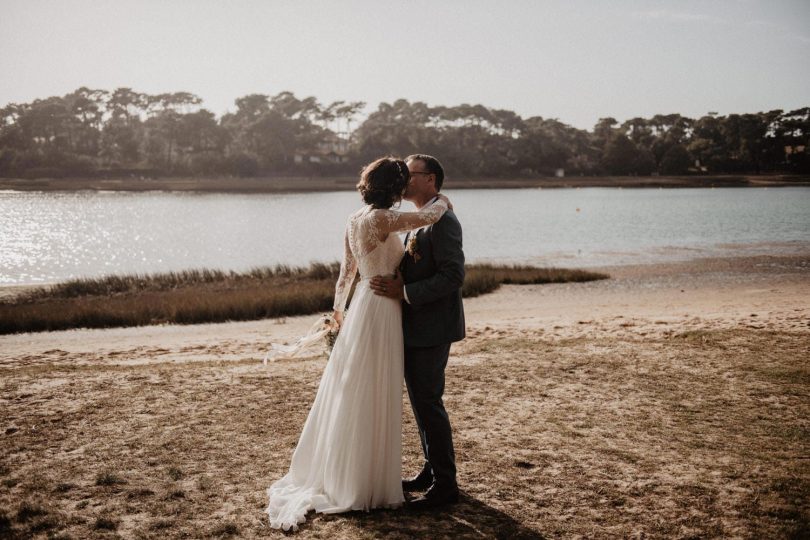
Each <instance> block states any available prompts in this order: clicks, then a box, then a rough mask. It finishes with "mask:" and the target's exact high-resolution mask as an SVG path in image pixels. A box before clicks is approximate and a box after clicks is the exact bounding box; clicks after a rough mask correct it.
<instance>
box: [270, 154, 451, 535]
mask: <svg viewBox="0 0 810 540" xmlns="http://www.w3.org/2000/svg"><path fill="white" fill-rule="evenodd" d="M409 179H410V176H409V173H408V167H407V165H406V164H405V162H404V161H402V160H399V159H394V158H390V157H385V158H380V159H378V160H376V161H374V162H373V163H371V164H369V165H367V166H366V167H365V168H364V169H363V171H362V173H361V175H360V182H359V183H358V184H357V189H358V190H359V191H360V194H361V195H362V197H363V201H364V202H365V203H366V206H364V207H363V208H361V209H360V210H358V211H357V212H355V213H354V214H352V215H351V216H349V219H348V222H347V224H346V233H345V238H344V256H343V261H342V263H341V265H340V276H339V277H338V280H337V284H336V286H335V303H334V310H335V312H334V315H333V316H334V319H335V321H336V322H337V323H338V324H339V325H340V333H339V334H338V337H337V340H336V342H335V345H334V348H333V349H332V354H331V355H330V357H329V362H328V363H327V364H326V368H325V369H324V372H323V375H322V377H321V382H320V385H319V387H318V393H317V394H316V396H315V401H314V403H313V404H312V408H311V409H310V411H309V416H308V417H307V420H306V422H305V423H304V427H303V430H302V431H301V437H300V438H299V440H298V446H297V447H296V448H295V452H294V453H293V456H292V462H291V463H290V470H289V472H287V474H286V475H285V476H284V477H283V478H281V479H280V480H278V481H276V482H275V483H274V484H273V485H271V486H270V488H268V489H267V495H268V497H269V503H268V505H267V508H266V509H265V512H267V514H269V517H270V525H271V526H272V527H275V528H282V529H284V530H289V529H291V528H292V529H293V530H295V529H297V528H298V524H300V523H303V522H304V521H305V515H306V513H307V512H308V511H309V510H313V509H314V510H315V511H317V512H324V513H338V512H347V511H350V510H368V509H370V508H379V507H388V508H394V507H397V506H400V505H401V504H402V503H403V502H404V500H405V498H404V496H403V493H402V479H401V476H402V475H401V472H402V462H401V458H402V441H401V429H402V383H403V355H404V352H403V338H402V309H401V306H400V302H399V301H398V300H394V299H392V298H387V297H384V296H377V295H375V294H373V292H372V291H371V290H370V288H369V280H370V279H371V278H372V277H374V276H375V275H390V274H393V273H394V271H395V269H396V268H397V266H398V265H399V262H400V260H401V259H402V256H403V253H404V246H403V244H402V241H401V240H400V238H399V236H398V235H397V234H396V233H398V232H403V231H407V230H411V229H418V228H420V227H423V226H426V225H430V224H432V223H435V222H436V221H438V220H439V218H441V217H442V215H443V214H444V212H445V211H446V210H447V209H448V206H449V201H448V199H447V198H446V197H444V196H443V195H441V196H439V199H438V200H437V201H436V202H435V203H434V204H432V205H429V206H427V207H425V208H423V209H422V210H420V211H419V212H398V211H395V210H391V207H392V206H393V205H394V203H397V202H399V201H400V200H401V199H402V196H403V193H404V191H405V188H406V186H407V185H408V181H409ZM358 271H359V272H360V281H359V283H358V284H357V287H356V290H355V293H354V297H353V298H352V305H351V310H350V311H349V313H348V314H347V315H346V318H345V321H344V320H343V311H344V308H345V305H346V300H347V297H348V295H349V291H350V289H351V285H352V283H353V281H354V278H355V275H356V274H357V272H358Z"/></svg>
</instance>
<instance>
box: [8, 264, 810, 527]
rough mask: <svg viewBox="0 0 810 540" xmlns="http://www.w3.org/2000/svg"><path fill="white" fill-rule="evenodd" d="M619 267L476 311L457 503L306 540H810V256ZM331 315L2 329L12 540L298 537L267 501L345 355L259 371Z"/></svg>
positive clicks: (409, 435) (412, 440)
mask: <svg viewBox="0 0 810 540" xmlns="http://www.w3.org/2000/svg"><path fill="white" fill-rule="evenodd" d="M604 270H605V271H607V272H608V273H610V274H611V276H612V279H610V280H606V281H598V282H590V283H580V284H561V285H536V286H506V287H503V288H502V289H500V290H499V291H497V292H496V293H494V294H490V295H486V296H482V297H479V298H474V299H470V300H467V301H465V308H466V313H467V318H468V334H469V336H468V338H467V339H466V340H464V341H463V342H461V343H459V344H456V345H454V347H453V350H452V353H451V360H450V365H449V367H448V373H447V377H448V379H447V394H446V404H447V407H448V410H449V411H450V414H451V418H452V421H453V425H454V429H455V440H456V449H457V454H458V461H459V475H460V483H461V486H462V489H463V491H464V493H465V495H464V498H463V501H462V502H461V503H460V504H459V505H457V506H455V507H453V508H452V509H451V510H449V512H448V513H446V514H428V515H416V514H412V513H410V512H408V511H404V510H400V511H387V512H383V511H380V512H372V513H370V514H364V513H356V514H350V515H343V516H330V517H324V516H313V515H310V517H311V519H310V520H309V521H308V522H307V523H306V524H305V525H304V526H303V527H302V530H301V531H300V533H299V536H300V537H302V538H316V537H356V538H372V537H384V536H385V537H398V538H412V537H422V536H424V537H437V536H439V537H440V536H443V535H444V536H446V537H453V538H457V537H470V538H480V537H503V538H512V537H523V538H574V537H588V538H612V537H630V538H642V537H644V538H672V537H701V538H709V537H737V538H746V537H760V538H765V537H770V538H783V537H791V536H792V535H798V536H801V535H802V534H807V533H808V531H809V530H810V529H808V527H810V525H809V523H810V521H809V520H810V503H808V500H810V496H809V495H810V461H808V457H810V456H808V442H810V438H809V437H808V433H810V422H808V418H810V368H809V367H808V359H810V302H808V299H810V256H804V257H801V256H796V257H768V256H762V257H749V258H733V259H703V260H697V261H692V262H685V263H672V264H663V265H648V266H635V267H613V268H605V269H604ZM314 320H315V317H313V316H308V317H295V318H289V319H286V320H265V321H255V322H240V323H224V324H211V325H196V326H154V327H143V328H128V329H109V330H73V331H64V332H52V333H42V334H20V335H11V336H0V374H2V383H1V386H2V412H0V422H2V423H0V427H2V428H3V430H4V433H5V434H2V435H0V447H1V448H2V456H3V457H2V462H0V480H1V481H2V486H1V487H0V532H2V530H3V529H2V527H3V526H4V525H3V523H4V521H3V519H2V518H3V515H5V517H6V520H5V523H6V525H5V526H6V527H7V530H8V528H9V527H10V528H12V529H13V530H14V531H18V532H20V534H22V535H24V534H28V533H24V531H28V532H31V531H35V530H39V531H52V532H55V531H64V532H65V533H67V534H68V535H70V536H71V537H86V536H89V535H95V534H99V533H100V532H103V531H105V530H107V529H114V530H116V531H117V533H118V534H120V535H121V536H123V537H133V538H151V537H155V536H161V537H167V538H179V537H182V536H184V535H186V536H191V537H201V536H208V535H215V536H217V535H218V536H227V535H229V534H234V535H236V536H239V537H250V538H252V537H273V536H281V535H280V533H278V532H276V531H271V530H269V529H268V528H267V527H266V525H265V523H264V521H263V519H262V513H261V511H262V509H263V505H264V503H265V498H264V497H265V494H264V489H265V488H266V487H267V485H268V484H269V483H270V482H272V481H273V480H274V479H276V478H278V477H279V476H281V475H282V474H283V473H284V471H285V470H286V467H287V466H288V464H289V457H290V452H291V451H292V449H293V448H294V446H295V442H296V440H297V437H298V434H299V430H300V426H301V424H302V422H303V420H304V418H305V417H306V413H307V411H308V408H309V405H310V404H311V401H312V398H313V396H314V392H315V390H316V389H317V383H318V380H319V376H320V372H321V371H322V369H323V365H324V362H325V360H324V359H323V358H317V357H316V358H310V359H305V360H297V361H280V362H275V363H271V364H270V365H268V366H267V367H263V366H262V365H261V360H260V359H261V358H262V356H263V350H264V345H265V344H266V343H267V342H268V341H277V340H289V339H292V338H294V337H297V336H299V335H300V334H301V333H303V332H304V331H305V330H306V329H307V328H308V327H309V326H310V325H311V324H312V322H313V321H314ZM405 422H406V423H405V428H404V434H403V437H404V453H405V457H404V466H405V469H406V471H414V470H415V469H416V468H417V466H418V462H419V461H418V444H417V438H416V434H415V432H414V428H413V423H412V420H411V417H410V414H409V413H408V414H406V418H405ZM32 509H33V510H32Z"/></svg>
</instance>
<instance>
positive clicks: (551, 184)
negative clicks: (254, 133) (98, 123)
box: [0, 174, 810, 193]
mask: <svg viewBox="0 0 810 540" xmlns="http://www.w3.org/2000/svg"><path fill="white" fill-rule="evenodd" d="M356 184H357V177H356V176H344V177H335V178H322V177H273V178H130V179H120V178H41V179H23V178H0V190H16V191H76V190H92V191H194V192H211V193H218V192H219V193H293V192H302V193H306V192H318V191H352V190H354V189H355V185H356ZM781 186H810V176H807V175H766V174H764V175H758V176H757V175H713V176H588V177H576V176H572V177H566V178H554V177H548V178H448V180H447V183H446V187H447V188H448V189H492V188H500V189H504V188H506V189H515V188H578V187H580V188H582V187H620V188H638V187H645V188H658V187H662V188H663V187H668V188H672V187H703V188H712V187H781Z"/></svg>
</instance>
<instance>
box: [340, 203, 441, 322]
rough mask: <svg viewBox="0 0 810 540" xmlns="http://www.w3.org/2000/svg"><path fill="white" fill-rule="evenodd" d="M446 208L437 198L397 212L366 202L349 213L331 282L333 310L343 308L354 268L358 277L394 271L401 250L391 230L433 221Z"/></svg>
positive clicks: (395, 230) (341, 309) (354, 272)
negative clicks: (340, 257) (340, 258)
mask: <svg viewBox="0 0 810 540" xmlns="http://www.w3.org/2000/svg"><path fill="white" fill-rule="evenodd" d="M446 211H447V203H445V202H444V201H443V200H442V199H438V200H436V202H434V203H433V204H429V205H427V206H425V207H424V208H422V209H421V210H420V211H418V212H397V211H396V210H390V209H388V210H383V209H378V208H373V207H372V206H371V205H367V206H364V207H363V208H361V209H360V210H358V211H357V212H355V213H354V214H352V215H351V216H349V220H348V222H347V223H346V233H345V235H344V247H343V261H342V262H341V264H340V276H339V277H338V280H337V284H336V285H335V303H334V309H335V311H343V309H344V308H345V306H346V299H347V298H348V296H349V291H350V290H351V286H352V282H354V277H355V275H357V272H358V270H359V272H360V277H361V278H370V277H374V276H376V275H386V274H393V273H394V270H395V269H396V268H397V266H398V265H399V261H400V260H401V259H402V254H403V251H404V247H403V245H402V241H401V240H400V239H399V237H398V236H397V235H396V234H395V233H398V232H403V231H409V230H412V229H418V228H420V227H424V226H426V225H430V224H432V223H436V222H437V221H439V219H440V218H441V217H442V216H443V215H444V213H445V212H446Z"/></svg>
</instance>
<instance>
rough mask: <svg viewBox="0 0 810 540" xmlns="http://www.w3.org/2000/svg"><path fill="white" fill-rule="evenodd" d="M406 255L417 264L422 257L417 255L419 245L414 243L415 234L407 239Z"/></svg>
mask: <svg viewBox="0 0 810 540" xmlns="http://www.w3.org/2000/svg"><path fill="white" fill-rule="evenodd" d="M408 255H410V256H411V257H413V260H414V261H416V262H419V259H421V258H422V256H421V255H420V254H419V243H418V242H417V241H416V233H414V234H412V235H411V237H410V238H409V239H408Z"/></svg>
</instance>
